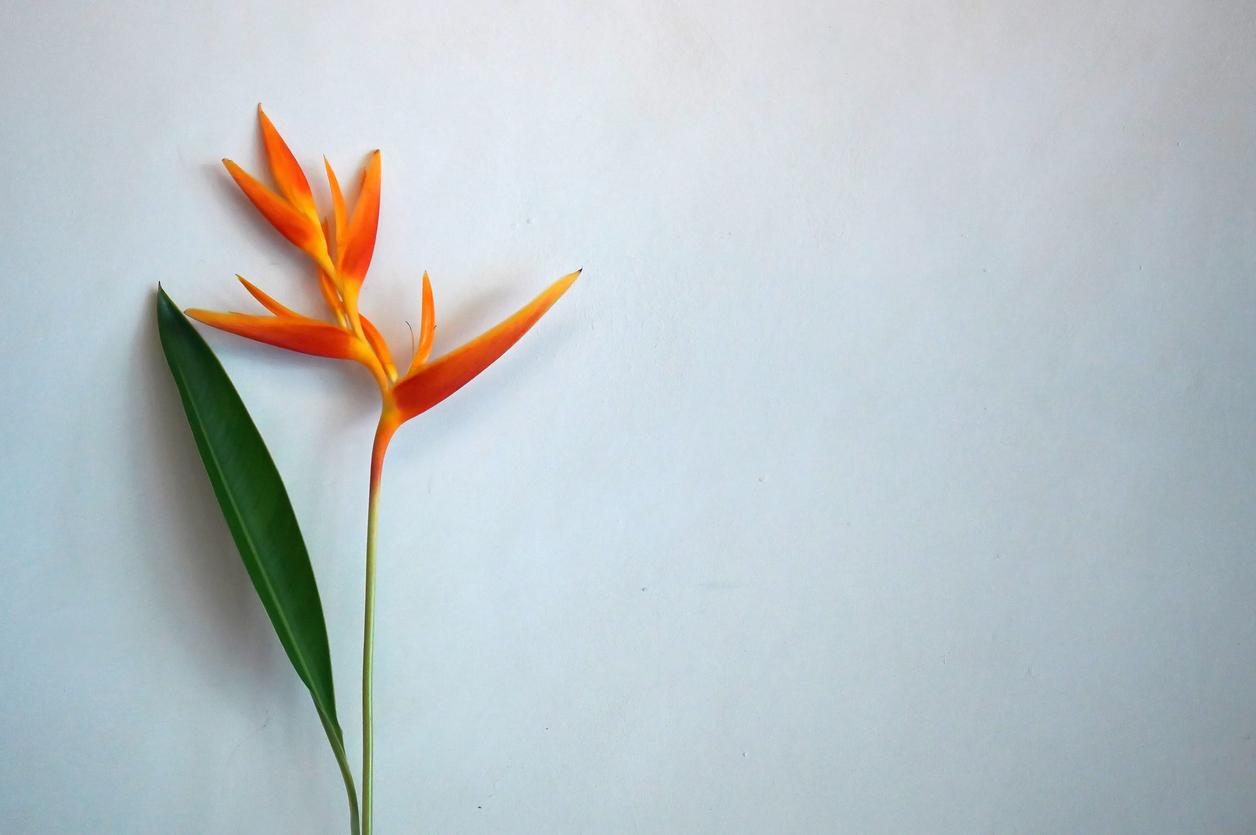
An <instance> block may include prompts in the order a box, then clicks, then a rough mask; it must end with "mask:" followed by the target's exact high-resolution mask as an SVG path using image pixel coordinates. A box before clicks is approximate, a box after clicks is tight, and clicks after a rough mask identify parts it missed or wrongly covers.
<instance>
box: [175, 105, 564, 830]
mask: <svg viewBox="0 0 1256 835" xmlns="http://www.w3.org/2000/svg"><path fill="white" fill-rule="evenodd" d="M257 112H258V120H259V122H260V124H261V134H262V143H263V146H264V149H265V152H266V159H267V163H268V165H269V168H270V173H271V176H272V177H273V179H274V183H275V190H272V189H270V188H268V187H267V186H265V185H263V184H262V183H261V182H259V181H258V180H257V179H256V178H254V177H253V176H251V175H250V174H248V173H247V172H246V171H244V170H243V169H242V168H240V166H238V165H236V164H235V163H234V162H232V161H231V160H229V159H225V160H223V164H224V165H225V166H226V168H227V171H228V172H230V174H231V176H232V178H233V179H234V180H235V182H236V184H237V185H239V187H240V189H241V190H242V191H243V192H244V194H245V196H246V197H248V199H249V200H250V201H251V202H252V203H253V205H254V206H255V207H257V209H258V211H259V212H261V214H262V216H263V217H265V218H266V219H267V220H268V221H269V222H270V223H271V225H272V226H274V227H275V229H276V230H278V231H279V233H280V234H282V235H283V236H284V237H285V238H286V239H287V240H288V241H289V242H291V243H292V244H293V245H294V246H296V247H297V248H298V249H300V250H301V251H302V252H303V253H305V255H307V256H308V257H309V258H310V260H311V261H313V262H314V265H315V267H316V268H317V274H318V286H319V289H320V291H321V293H322V296H323V299H324V300H325V301H326V303H327V307H328V309H329V313H330V318H331V321H325V320H322V319H316V318H313V317H309V316H305V315H302V314H300V313H298V312H296V311H294V310H292V309H291V308H288V307H286V306H284V305H283V304H280V303H279V302H277V301H276V300H275V299H273V298H271V297H270V296H269V295H267V294H266V293H264V292H263V291H262V290H261V289H259V288H258V287H256V286H255V285H253V284H252V283H250V282H249V281H248V280H246V279H245V278H244V277H243V276H237V278H239V280H240V282H241V283H242V284H243V285H244V288H245V289H246V290H248V292H249V293H250V294H251V295H252V296H253V297H254V298H255V299H256V300H257V301H258V302H260V303H261V305H262V307H264V308H265V309H266V310H267V311H268V315H249V314H244V313H218V312H213V311H208V310H199V309H190V310H188V311H186V312H187V315H188V316H190V317H192V318H193V319H197V320H199V321H201V322H203V323H205V324H207V325H211V326H213V327H215V328H219V329H220V330H224V331H228V332H230V333H233V334H237V335H239V336H243V337H247V338H249V339H253V340H256V341H258V342H264V343H267V344H269V345H274V346H277V347H279V348H285V349H287V350H290V351H298V352H300V353H304V354H311V355H314V356H321V357H331V358H334V359H347V360H353V361H355V362H357V363H360V364H361V365H363V366H365V367H366V369H367V370H368V371H369V372H370V374H371V376H372V377H373V378H374V380H375V382H376V384H377V385H378V386H379V391H380V400H381V408H380V417H379V424H378V426H377V428H376V430H375V441H374V445H373V447H372V450H371V461H370V487H369V499H368V504H367V508H368V509H367V538H366V600H365V614H364V628H363V648H362V808H361V831H362V833H363V835H369V833H370V831H371V806H372V804H371V800H372V758H373V752H374V739H373V733H372V725H373V721H372V719H373V715H372V678H373V676H372V655H373V650H374V618H375V538H376V537H375V534H376V529H377V526H378V521H379V514H378V508H379V492H380V481H381V476H382V473H383V465H384V455H385V453H386V451H387V449H388V444H389V441H390V440H391V439H392V437H393V433H395V432H396V431H397V428H398V427H400V426H401V424H403V423H405V422H406V421H408V420H410V419H411V418H413V417H415V416H417V415H419V414H422V413H423V412H425V411H427V410H428V409H430V408H432V407H433V406H435V405H436V404H438V403H440V402H441V401H442V400H444V399H445V398H446V397H449V396H450V395H451V394H453V393H454V392H456V391H457V390H458V389H460V388H462V387H463V386H464V385H466V384H467V383H468V382H470V381H471V380H472V379H473V378H474V377H475V376H477V375H478V374H479V373H480V372H481V371H483V370H484V369H485V368H487V367H488V366H489V365H491V364H492V363H493V362H494V361H496V360H497V359H498V358H499V357H500V356H501V355H502V354H504V353H505V352H506V351H507V350H508V349H509V348H510V347H511V346H512V345H514V344H515V342H517V341H518V340H519V339H520V337H522V336H523V335H524V334H525V333H526V332H527V331H528V330H529V329H530V328H531V327H532V326H533V325H534V324H536V322H537V320H539V319H540V318H541V316H542V315H544V314H545V312H546V311H547V310H549V308H550V307H551V306H552V305H553V304H554V303H555V302H556V301H557V300H558V298H559V297H560V296H562V294H563V293H565V292H566V291H567V289H568V288H569V287H570V286H571V285H572V283H573V282H575V280H576V279H577V278H578V277H579V275H580V271H579V270H577V271H576V272H573V273H570V274H568V275H566V276H564V277H562V278H560V279H559V280H558V281H556V282H554V283H553V284H551V285H550V286H549V287H548V288H546V289H545V291H544V292H542V293H541V294H540V295H538V296H537V297H536V298H534V299H533V300H532V301H531V302H529V303H528V304H526V305H525V306H524V307H522V308H521V309H520V310H519V311H517V312H516V313H515V314H514V315H513V316H510V317H509V318H507V319H505V320H504V321H502V322H501V323H499V324H498V325H496V326H495V327H493V328H490V329H489V330H487V331H485V332H484V333H483V334H481V335H480V336H478V337H476V338H475V339H472V340H471V341H470V342H467V343H466V344H464V345H462V346H460V347H458V348H455V349H454V350H452V351H450V352H448V353H446V354H444V355H443V356H441V357H439V358H437V359H431V354H432V348H433V336H434V332H435V327H436V316H435V309H434V306H433V297H432V284H431V281H430V279H429V278H428V275H427V273H426V272H425V273H424V274H423V284H422V314H421V319H420V324H419V335H418V343H417V345H416V347H415V349H414V352H413V356H412V357H411V359H410V362H409V364H408V366H407V368H406V370H405V372H404V373H402V372H401V371H400V370H399V367H398V366H397V364H396V363H395V362H394V360H393V357H392V354H391V352H390V351H389V348H388V344H387V343H386V342H385V341H384V339H383V337H382V336H381V335H380V332H379V330H378V329H377V328H376V327H375V325H373V324H372V323H371V320H370V319H368V318H367V317H366V316H365V315H364V314H363V313H362V312H361V311H360V310H359V309H358V298H359V295H360V293H361V290H362V283H363V281H364V279H365V278H366V273H367V268H368V267H369V266H370V263H371V256H372V254H373V253H374V250H375V237H376V231H377V229H378V225H379V203H380V152H379V151H378V150H377V151H374V152H373V153H372V154H371V155H370V158H369V159H368V160H367V163H366V166H365V169H364V170H363V172H362V178H361V185H360V188H359V191H358V196H357V200H356V201H355V203H354V206H353V211H352V213H350V211H349V209H348V206H347V204H346V201H345V198H344V194H343V192H342V191H341V188H340V183H339V181H338V180H337V178H336V174H335V172H334V171H333V170H332V167H331V163H330V162H328V161H327V160H326V158H324V168H325V170H326V175H327V182H328V186H329V189H330V192H331V202H332V212H331V215H330V217H323V216H321V215H320V213H319V210H318V206H317V204H316V203H315V201H314V195H313V193H312V192H311V190H310V185H309V181H308V180H307V179H306V177H305V173H304V172H303V171H302V169H301V166H300V165H299V164H298V163H297V160H296V157H295V156H294V155H293V154H292V151H291V150H290V149H289V148H288V145H287V143H285V142H284V140H283V138H282V137H281V136H280V135H279V132H278V131H277V130H276V129H275V126H274V125H273V124H272V123H271V121H270V119H269V118H267V116H266V114H265V112H264V111H263V110H262V109H261V107H260V106H259V107H258V111H257ZM345 778H346V783H347V785H349V787H350V790H351V794H352V786H351V782H352V781H351V776H350V775H349V774H347V773H346V774H345ZM351 802H352V797H351ZM355 829H356V826H355Z"/></svg>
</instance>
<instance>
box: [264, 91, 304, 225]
mask: <svg viewBox="0 0 1256 835" xmlns="http://www.w3.org/2000/svg"><path fill="white" fill-rule="evenodd" d="M257 121H258V122H259V123H260V124H261V127H262V144H263V145H264V146H265V148H266V159H267V160H269V162H270V173H271V175H272V176H274V178H275V184H276V185H278V186H279V193H280V194H282V195H283V196H284V197H286V198H288V202H289V203H291V204H292V206H293V208H295V209H296V210H297V211H298V212H300V213H301V214H303V215H305V216H306V217H312V218H314V219H315V220H317V219H318V207H317V206H315V205H314V194H313V193H312V192H311V191H310V183H309V181H308V180H306V179H305V172H304V171H302V170H301V165H300V164H299V163H298V162H297V158H296V157H295V156H293V155H292V151H291V150H289V148H288V143H286V142H284V141H283V137H282V136H280V135H279V131H277V130H275V126H274V125H273V124H272V123H271V121H270V119H269V118H268V117H267V116H266V113H265V112H264V111H263V110H262V106H261V105H260V104H259V105H258V106H257Z"/></svg>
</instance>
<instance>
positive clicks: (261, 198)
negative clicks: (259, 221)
mask: <svg viewBox="0 0 1256 835" xmlns="http://www.w3.org/2000/svg"><path fill="white" fill-rule="evenodd" d="M222 164H223V165H225V166H226V167H227V171H229V172H230V173H231V177H232V179H234V180H235V181H236V185H238V186H239V187H240V190H241V191H243V192H244V196H245V197H247V198H249V200H250V201H252V203H253V205H254V206H256V207H257V210H258V211H259V212H261V213H262V216H263V217H265V218H266V219H267V220H269V221H270V224H271V226H274V227H275V228H276V229H278V230H279V234H281V235H283V236H284V237H285V238H287V239H288V240H289V241H291V242H292V243H293V244H294V245H296V246H297V247H298V248H299V249H301V250H302V251H304V252H305V253H306V254H307V255H309V256H310V257H311V258H313V259H314V261H315V262H316V263H318V265H319V266H320V267H322V268H323V269H325V270H327V271H328V272H331V271H332V265H331V258H330V257H329V256H328V254H327V242H326V241H325V240H324V239H323V230H321V229H319V228H318V221H317V220H313V219H311V218H308V217H306V216H305V215H303V214H301V213H300V212H298V211H297V210H296V209H294V208H292V207H291V206H290V205H288V203H287V202H286V201H285V200H284V199H283V198H282V197H280V196H279V195H277V194H275V193H274V192H273V191H271V190H270V189H268V188H266V186H264V185H262V184H261V183H259V182H258V181H257V180H255V179H254V178H253V177H252V175H250V174H249V173H248V172H247V171H245V170H244V169H243V168H241V167H240V166H238V165H236V164H235V163H234V162H232V161H231V160H229V159H224V160H223V161H222Z"/></svg>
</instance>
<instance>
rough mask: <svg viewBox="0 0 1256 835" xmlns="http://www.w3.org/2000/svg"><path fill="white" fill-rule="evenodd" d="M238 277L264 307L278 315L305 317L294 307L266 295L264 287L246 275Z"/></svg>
mask: <svg viewBox="0 0 1256 835" xmlns="http://www.w3.org/2000/svg"><path fill="white" fill-rule="evenodd" d="M236 278H238V279H240V283H241V284H243V285H244V289H245V290H248V291H249V294H250V295H252V296H253V298H255V299H257V300H258V301H259V302H260V303H261V305H262V307H264V308H266V309H267V310H269V311H270V312H271V313H273V314H275V315H276V316H295V317H296V318H298V319H301V318H304V317H302V316H301V314H300V313H297V312H296V311H295V310H293V309H292V308H290V307H284V306H283V305H282V304H280V303H279V302H277V301H275V300H274V299H272V298H271V297H270V296H268V295H266V294H265V293H264V292H262V288H260V287H258V286H257V285H255V284H254V283H253V282H251V281H249V280H248V279H247V278H245V277H244V276H242V275H237V276H236Z"/></svg>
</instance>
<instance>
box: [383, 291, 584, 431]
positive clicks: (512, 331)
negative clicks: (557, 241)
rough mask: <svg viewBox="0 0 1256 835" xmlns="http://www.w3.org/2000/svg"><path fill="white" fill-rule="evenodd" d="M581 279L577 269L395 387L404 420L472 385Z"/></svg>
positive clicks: (396, 397) (397, 401)
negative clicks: (506, 317) (491, 326)
mask: <svg viewBox="0 0 1256 835" xmlns="http://www.w3.org/2000/svg"><path fill="white" fill-rule="evenodd" d="M579 277H580V271H579V270H577V271H576V272H574V273H571V274H570V275H567V276H564V277H562V278H560V279H559V280H558V281H556V282H554V283H553V284H551V285H550V286H549V288H547V289H546V290H545V292H543V293H541V295H539V296H537V297H536V298H535V299H533V300H532V301H531V302H529V303H528V304H527V305H526V306H524V307H523V308H522V309H521V310H519V312H518V313H516V314H515V315H513V316H511V317H510V318H509V319H507V320H506V321H504V322H502V323H501V324H499V325H497V327H495V328H493V329H491V330H489V331H486V332H484V333H483V334H481V335H480V336H478V337H476V338H475V339H473V340H471V341H470V342H468V343H467V344H465V345H463V346H462V347H461V348H456V349H455V350H453V351H451V352H449V353H448V354H445V355H444V356H443V357H441V358H440V359H438V360H436V361H435V362H432V363H429V364H428V365H425V366H423V367H422V368H420V369H419V370H418V371H416V372H414V373H412V374H410V375H408V376H407V377H406V378H405V379H404V380H402V381H401V382H399V383H398V384H397V385H396V386H395V387H394V388H393V396H394V398H395V401H396V404H397V409H398V411H399V412H400V414H401V418H402V420H409V419H410V418H412V417H414V416H415V415H418V414H421V413H423V412H425V411H427V410H428V409H430V408H432V407H433V406H435V405H436V404H437V403H439V402H441V401H442V400H444V399H445V398H446V397H448V396H449V395H451V394H453V393H454V392H455V391H457V390H458V389H460V388H462V387H463V386H464V385H466V384H467V383H468V382H470V381H471V380H472V379H473V378H474V377H475V376H476V375H477V374H479V373H480V372H481V371H483V370H484V369H486V368H488V367H489V366H490V365H492V364H493V362H494V361H495V360H497V358H498V357H500V356H501V355H502V354H504V353H506V351H507V350H508V349H509V348H510V346H512V345H514V344H515V343H516V342H518V341H519V338H520V337H522V336H523V335H524V334H525V333H527V332H528V329H529V328H531V327H532V326H533V325H535V324H536V322H537V320H538V319H540V318H541V316H542V315H544V313H545V311H547V310H549V309H550V307H551V306H552V305H553V304H554V302H556V301H558V298H559V296H561V295H562V294H563V293H565V292H566V291H567V288H568V287H570V286H571V285H572V283H573V282H574V281H575V280H576V279H577V278H579Z"/></svg>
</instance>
